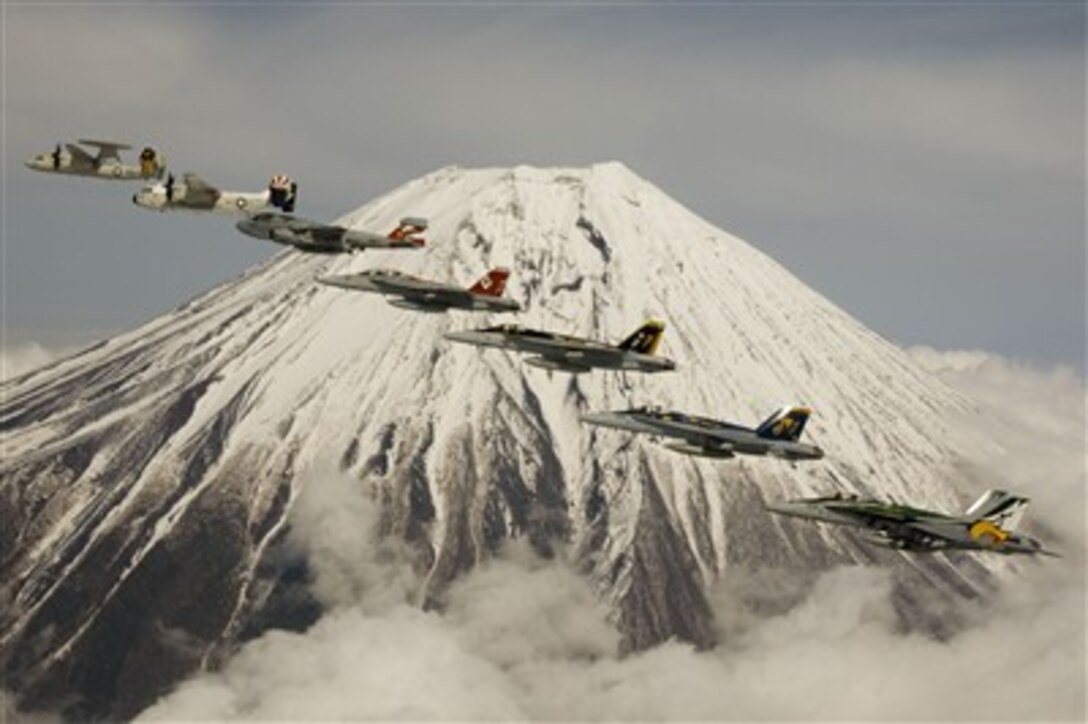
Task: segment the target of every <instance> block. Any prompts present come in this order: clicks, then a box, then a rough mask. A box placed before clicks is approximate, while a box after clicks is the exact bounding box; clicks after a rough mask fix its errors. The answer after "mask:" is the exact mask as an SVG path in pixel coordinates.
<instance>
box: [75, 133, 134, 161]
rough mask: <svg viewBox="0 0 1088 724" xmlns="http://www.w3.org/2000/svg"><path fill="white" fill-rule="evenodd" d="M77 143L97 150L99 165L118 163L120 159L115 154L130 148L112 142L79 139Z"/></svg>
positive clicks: (123, 144)
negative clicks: (109, 162)
mask: <svg viewBox="0 0 1088 724" xmlns="http://www.w3.org/2000/svg"><path fill="white" fill-rule="evenodd" d="M79 142H80V143H82V144H83V145H84V146H94V147H95V148H97V149H98V158H97V159H96V160H97V161H98V162H99V163H102V162H103V161H117V162H120V161H121V157H120V156H119V155H118V154H117V152H118V151H127V150H128V149H130V148H132V146H129V145H128V144H126V143H115V142H113V141H92V140H89V139H86V138H81V139H79ZM69 150H71V148H69Z"/></svg>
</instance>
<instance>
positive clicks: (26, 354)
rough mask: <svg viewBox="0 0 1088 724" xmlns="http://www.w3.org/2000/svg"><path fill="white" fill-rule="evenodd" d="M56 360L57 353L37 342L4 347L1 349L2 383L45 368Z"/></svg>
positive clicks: (0, 378)
mask: <svg viewBox="0 0 1088 724" xmlns="http://www.w3.org/2000/svg"><path fill="white" fill-rule="evenodd" d="M56 358H57V353H56V352H52V351H50V350H48V349H46V348H45V347H43V346H41V345H40V344H38V343H37V342H23V343H21V344H15V345H11V346H4V347H2V348H0V382H6V381H7V380H11V379H14V378H16V377H19V376H21V375H24V374H26V373H27V372H31V371H33V370H36V369H38V368H39V367H44V366H45V365H47V364H49V363H50V362H52V361H53V360H54V359H56Z"/></svg>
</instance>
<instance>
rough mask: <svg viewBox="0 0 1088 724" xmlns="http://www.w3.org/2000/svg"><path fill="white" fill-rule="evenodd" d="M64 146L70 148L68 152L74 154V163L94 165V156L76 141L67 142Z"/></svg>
mask: <svg viewBox="0 0 1088 724" xmlns="http://www.w3.org/2000/svg"><path fill="white" fill-rule="evenodd" d="M64 147H65V148H67V149H68V153H70V154H71V155H72V164H73V165H79V164H82V165H85V166H94V156H92V155H91V154H89V153H87V152H86V151H84V150H83V149H82V148H80V147H79V146H77V145H76V144H74V143H66V144H64Z"/></svg>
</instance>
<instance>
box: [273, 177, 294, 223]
mask: <svg viewBox="0 0 1088 724" xmlns="http://www.w3.org/2000/svg"><path fill="white" fill-rule="evenodd" d="M297 199H298V184H297V183H295V182H294V181H292V180H291V179H290V178H288V177H287V176H285V175H283V174H277V175H275V176H273V177H272V180H271V181H270V182H269V183H268V201H269V203H270V204H272V205H273V206H275V207H276V208H277V209H279V210H280V211H282V212H284V213H286V214H290V213H292V212H294V210H295V201H296V200H297Z"/></svg>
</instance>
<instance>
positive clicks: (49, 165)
mask: <svg viewBox="0 0 1088 724" xmlns="http://www.w3.org/2000/svg"><path fill="white" fill-rule="evenodd" d="M79 143H81V144H83V145H84V146H91V147H93V148H97V149H98V153H97V154H96V155H93V156H92V155H91V154H90V153H88V152H87V151H85V150H83V149H82V148H80V147H79V146H78V145H76V144H74V143H66V144H64V147H63V148H61V144H59V143H58V144H57V147H56V148H55V149H53V152H52V153H39V154H38V155H37V156H33V157H31V158H29V159H27V160H26V167H27V168H30V169H33V170H35V171H44V172H46V173H59V174H66V175H69V176H85V177H88V178H104V179H114V180H118V181H134V180H139V179H149V178H162V174H163V171H165V169H166V161H165V159H163V157H162V156H161V155H160V154H159V153H158V152H156V151H155V149H153V148H151V147H150V146H148V147H146V148H144V150H143V151H141V152H140V162H139V164H137V165H129V164H125V163H122V162H121V157H120V155H119V154H118V151H127V150H129V149H131V148H132V146H129V145H127V144H124V143H115V142H113V141H89V140H86V139H81V140H80V141H79Z"/></svg>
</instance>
